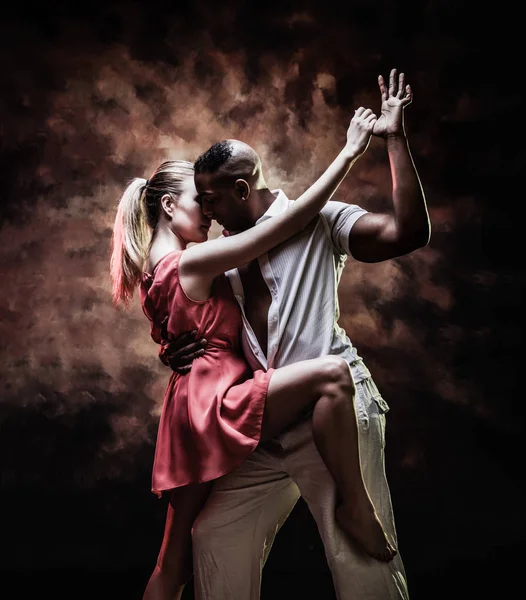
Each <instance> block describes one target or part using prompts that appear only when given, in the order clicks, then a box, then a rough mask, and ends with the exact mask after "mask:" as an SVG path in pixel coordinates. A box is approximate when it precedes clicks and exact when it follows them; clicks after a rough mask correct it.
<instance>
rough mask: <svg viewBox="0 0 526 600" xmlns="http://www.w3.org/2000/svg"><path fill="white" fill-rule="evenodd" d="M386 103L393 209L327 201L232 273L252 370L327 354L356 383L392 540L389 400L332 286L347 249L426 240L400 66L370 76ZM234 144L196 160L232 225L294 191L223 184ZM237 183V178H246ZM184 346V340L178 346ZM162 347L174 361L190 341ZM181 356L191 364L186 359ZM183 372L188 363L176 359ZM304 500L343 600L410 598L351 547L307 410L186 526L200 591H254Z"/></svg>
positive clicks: (248, 597)
mask: <svg viewBox="0 0 526 600" xmlns="http://www.w3.org/2000/svg"><path fill="white" fill-rule="evenodd" d="M379 85H380V91H381V94H382V112H381V117H380V119H379V120H378V122H377V124H376V126H375V129H374V131H373V134H374V135H378V136H381V137H383V138H385V140H386V145H387V151H388V155H389V161H390V165H391V174H392V179H393V208H394V211H393V214H378V213H370V212H367V211H365V210H363V209H361V208H360V207H358V206H355V205H348V204H344V203H340V202H329V203H328V204H327V205H326V206H325V208H324V209H323V210H322V211H321V213H320V216H319V217H318V218H316V219H314V220H313V221H312V222H311V223H310V224H309V225H308V226H307V227H306V228H305V229H304V230H303V231H302V232H301V233H299V234H297V235H296V236H294V237H293V238H291V239H290V240H288V241H286V242H284V243H283V244H281V245H279V246H278V247H276V248H274V249H273V250H271V251H270V252H268V253H267V254H265V255H263V256H261V257H259V259H258V260H256V261H253V262H252V263H250V264H248V265H246V266H245V267H243V268H241V269H233V270H231V271H229V272H228V273H227V276H228V278H229V281H230V283H231V286H232V289H233V291H234V294H235V296H236V298H237V300H238V302H239V305H240V308H241V311H242V316H243V330H242V343H243V350H244V352H245V355H246V357H247V360H248V361H249V363H250V364H251V366H252V367H253V368H254V369H261V368H263V369H267V368H269V367H275V368H279V367H282V366H285V365H289V364H292V363H295V362H298V361H301V360H306V359H310V358H317V357H320V356H324V355H327V354H333V355H337V356H341V357H343V358H345V359H346V360H347V361H348V363H349V364H350V366H351V372H352V375H353V379H354V382H355V386H356V398H355V403H356V413H357V418H358V424H359V431H360V459H361V464H362V471H363V475H364V481H365V483H366V486H367V488H368V491H369V494H370V496H371V499H372V501H373V503H374V505H375V509H376V512H377V514H378V516H379V518H380V520H381V522H382V524H383V527H384V530H385V531H386V533H387V535H388V537H389V539H390V541H391V543H392V544H394V546H395V547H396V546H397V538H396V530H395V525H394V518H393V511H392V506H391V499H390V494H389V488H388V484H387V480H386V477H385V468H384V445H385V413H386V412H387V411H388V410H389V408H388V406H387V404H386V402H385V400H384V399H383V398H382V396H381V395H380V393H379V391H378V389H377V387H376V385H375V383H374V381H373V380H372V378H371V374H370V373H369V370H368V369H367V367H366V366H365V364H364V363H363V361H362V359H361V358H360V357H359V356H358V354H357V352H356V349H355V348H354V347H353V345H352V344H351V342H350V340H349V338H348V337H347V335H346V333H345V331H344V330H343V329H342V328H341V327H339V326H338V324H337V321H338V318H339V307H338V296H337V288H338V283H339V280H340V276H341V273H342V270H343V266H344V263H345V260H346V258H347V256H353V257H354V258H355V259H357V260H359V261H363V262H378V261H381V260H387V259H389V258H393V257H396V256H400V255H403V254H407V253H409V252H411V251H413V250H415V249H417V248H420V247H422V246H424V245H426V244H427V243H428V241H429V235H430V227H429V218H428V213H427V208H426V202H425V198H424V194H423V191H422V187H421V185H420V181H419V178H418V174H417V172H416V169H415V167H414V164H413V161H412V158H411V155H410V152H409V147H408V143H407V139H406V136H405V131H404V126H403V106H402V105H401V102H400V100H401V99H402V98H403V97H406V96H407V95H409V96H411V94H412V92H411V90H410V88H409V86H405V79H404V75H403V74H400V77H399V79H398V81H397V77H396V70H395V69H393V70H392V71H391V75H390V83H389V90H387V89H386V86H385V84H384V81H383V78H382V77H381V76H380V77H379ZM238 144H240V143H239V142H237V141H235V140H226V141H224V142H220V143H218V144H214V146H212V147H211V148H210V149H209V150H208V151H207V152H205V153H204V154H203V155H201V157H199V159H198V160H197V161H196V164H195V183H196V188H197V191H198V194H199V199H200V201H201V202H202V207H203V212H204V213H205V214H207V215H208V216H209V217H210V218H212V219H215V220H216V221H218V222H219V223H220V224H221V225H223V227H225V230H226V231H229V232H235V231H240V230H242V229H246V228H247V227H250V226H253V225H255V224H257V223H260V222H262V221H264V220H266V219H269V218H272V217H273V216H274V215H277V214H279V213H281V212H283V211H285V210H287V208H288V206H289V205H290V203H291V201H290V200H289V199H288V198H287V197H286V196H285V194H284V193H283V192H282V191H281V190H275V191H271V190H269V189H268V187H266V184H265V182H264V179H263V177H262V175H260V174H259V175H258V177H257V178H256V179H257V181H258V182H259V183H258V184H257V185H255V186H254V185H253V186H252V187H250V186H248V184H246V181H244V180H243V179H238V180H237V181H236V183H235V185H233V186H232V185H231V184H223V182H222V181H220V180H219V179H218V178H217V177H215V173H216V172H217V170H218V168H219V167H220V166H221V165H225V164H227V165H228V160H229V158H230V157H231V156H232V155H233V154H235V152H236V148H237V147H238ZM245 184H246V185H245ZM179 346H180V344H179ZM174 348H176V345H173V346H172V347H171V348H170V346H168V347H166V348H164V353H165V357H164V359H165V361H166V360H168V359H167V356H171V357H172V358H173V360H172V361H170V363H171V366H172V368H176V369H177V370H179V369H180V368H181V366H182V365H183V364H184V362H185V361H182V360H181V359H180V357H181V355H182V354H183V353H185V354H186V355H187V356H188V355H190V356H189V358H190V359H191V358H192V355H193V354H192V353H193V352H195V350H196V348H197V346H196V345H190V346H186V348H185V349H183V350H175V351H174ZM187 362H188V361H187ZM184 368H191V366H189V367H182V369H184ZM300 494H301V496H303V498H304V500H305V501H306V503H307V505H308V507H309V509H310V511H311V513H312V515H313V517H314V519H315V520H316V523H317V525H318V530H319V532H320V535H321V538H322V541H323V544H324V547H325V553H326V557H327V562H328V565H329V568H330V569H331V573H332V577H333V582H334V587H335V590H336V595H337V597H338V599H339V600H351V599H352V600H362V599H363V600H365V599H367V600H373V599H374V600H387V599H389V600H392V599H395V598H396V599H404V600H407V599H408V591H407V583H406V577H405V571H404V567H403V564H402V560H401V557H400V553H398V554H397V555H396V557H395V558H394V560H392V561H391V562H388V563H383V562H380V561H376V560H374V559H371V558H369V557H367V556H365V555H363V554H362V553H360V552H359V551H358V550H357V549H356V548H355V547H354V546H353V545H352V543H351V542H350V541H349V539H348V538H347V537H346V536H345V534H344V533H343V532H342V531H341V530H340V528H339V527H338V525H337V523H336V521H335V516H334V508H335V485H334V482H333V480H332V478H331V476H330V474H329V472H328V471H327V468H326V466H325V464H324V463H323V461H322V459H321V457H320V456H319V454H318V452H317V450H316V447H315V444H314V441H313V438H312V427H311V422H310V414H305V418H304V419H302V420H300V421H299V422H298V423H296V424H295V425H294V426H292V427H289V428H288V429H287V430H286V431H284V432H282V433H281V434H280V435H279V436H277V437H276V438H274V439H273V440H271V441H270V442H267V443H264V444H261V445H260V446H258V448H257V449H256V450H255V451H254V452H253V453H252V455H251V456H250V457H249V458H248V459H247V460H246V461H245V462H244V463H243V464H242V465H241V466H240V467H239V468H238V469H236V470H235V471H233V472H232V473H230V474H228V475H226V476H224V477H222V478H220V479H219V480H217V481H216V482H215V484H214V488H213V491H212V494H211V496H210V498H209V500H208V502H207V504H206V506H205V508H204V509H203V510H202V512H201V514H200V515H199V517H198V518H197V520H196V522H195V525H194V530H193V547H194V577H195V592H196V598H197V599H198V600H256V599H257V598H259V595H260V587H261V571H262V568H263V566H264V564H265V561H266V559H267V556H268V553H269V552H270V548H271V547H272V543H273V541H274V537H275V535H276V533H277V532H278V530H279V528H280V527H281V525H282V524H283V523H284V521H285V519H286V518H287V516H288V515H289V514H290V512H291V510H292V508H293V507H294V505H295V503H296V502H297V500H298V498H299V496H300Z"/></svg>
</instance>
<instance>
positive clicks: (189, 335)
mask: <svg viewBox="0 0 526 600" xmlns="http://www.w3.org/2000/svg"><path fill="white" fill-rule="evenodd" d="M196 335H197V331H196V330H195V329H194V330H193V331H187V332H186V333H183V334H181V335H180V336H179V337H178V338H175V339H172V340H167V342H168V343H169V344H170V354H174V351H176V350H181V348H185V347H186V346H188V345H189V344H191V343H192V342H194V341H195V336H196Z"/></svg>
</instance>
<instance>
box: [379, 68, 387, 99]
mask: <svg viewBox="0 0 526 600" xmlns="http://www.w3.org/2000/svg"><path fill="white" fill-rule="evenodd" d="M378 86H379V88H380V94H382V102H384V101H385V100H387V88H386V87H385V81H384V78H383V77H382V76H381V75H378Z"/></svg>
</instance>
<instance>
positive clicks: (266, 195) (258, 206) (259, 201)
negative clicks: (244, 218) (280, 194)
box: [250, 187, 276, 225]
mask: <svg viewBox="0 0 526 600" xmlns="http://www.w3.org/2000/svg"><path fill="white" fill-rule="evenodd" d="M252 194H254V197H253V198H251V200H252V203H251V205H250V213H251V217H252V219H253V221H254V225H255V224H256V222H257V221H258V220H259V219H260V218H261V217H262V216H263V215H264V214H265V213H266V212H267V210H268V209H269V208H270V206H271V205H272V204H273V202H274V200H276V196H275V195H274V194H273V193H272V192H271V191H270V190H269V189H268V188H267V187H266V188H262V189H260V190H252Z"/></svg>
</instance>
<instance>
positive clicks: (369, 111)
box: [361, 108, 373, 119]
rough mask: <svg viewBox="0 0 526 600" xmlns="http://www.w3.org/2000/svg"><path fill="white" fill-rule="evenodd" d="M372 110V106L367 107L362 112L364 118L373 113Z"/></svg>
mask: <svg viewBox="0 0 526 600" xmlns="http://www.w3.org/2000/svg"><path fill="white" fill-rule="evenodd" d="M372 112H373V111H372V110H371V109H370V108H366V109H365V110H364V111H363V113H362V114H361V117H362V119H366V118H367V117H368V116H369V115H371V114H372Z"/></svg>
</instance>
